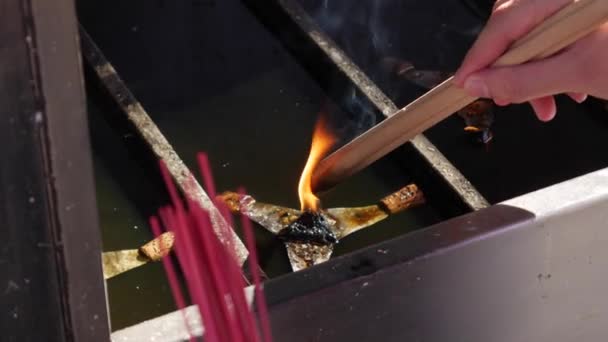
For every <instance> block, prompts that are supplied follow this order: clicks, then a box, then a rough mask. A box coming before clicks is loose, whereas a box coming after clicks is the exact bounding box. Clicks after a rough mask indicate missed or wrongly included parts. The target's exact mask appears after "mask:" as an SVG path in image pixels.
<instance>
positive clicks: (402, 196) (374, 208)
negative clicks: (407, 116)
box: [218, 184, 424, 271]
mask: <svg viewBox="0 0 608 342" xmlns="http://www.w3.org/2000/svg"><path fill="white" fill-rule="evenodd" d="M218 199H220V200H221V201H223V202H224V203H226V205H227V206H228V208H229V209H230V210H231V211H232V212H235V213H236V212H239V213H241V214H243V215H245V216H247V217H249V218H250V219H251V220H253V221H255V222H257V223H258V224H260V225H261V226H262V227H264V228H266V229H267V230H268V231H270V232H271V233H273V234H275V235H277V236H278V237H279V238H280V239H281V240H283V242H284V243H285V247H286V248H287V254H288V256H289V261H290V262H291V267H292V269H293V270H294V271H298V270H301V269H303V268H306V267H310V266H312V265H316V264H319V263H322V262H324V261H327V260H328V259H329V258H330V256H331V253H332V252H333V246H334V245H335V244H336V243H337V242H338V241H339V240H340V239H342V238H344V237H346V236H348V235H350V234H352V233H354V232H356V231H359V230H361V229H363V228H366V227H369V226H371V225H373V224H375V223H377V222H379V221H382V220H383V219H385V218H387V217H388V216H389V215H392V214H396V213H398V212H401V211H404V210H406V209H408V208H410V207H413V206H416V205H419V204H422V203H424V196H423V194H422V191H420V190H419V189H418V187H417V186H416V185H415V184H410V185H407V186H405V187H403V188H402V189H400V190H399V191H397V192H395V193H392V194H390V195H388V196H386V197H384V198H383V199H381V200H380V201H379V202H378V203H377V204H374V205H369V206H364V207H353V208H331V209H320V208H319V209H318V211H316V212H315V211H310V210H304V211H301V210H297V209H292V208H286V207H281V206H278V205H274V204H268V203H262V202H257V201H256V200H255V199H254V198H253V197H251V196H249V195H242V194H237V193H235V192H224V193H223V194H221V195H220V196H218Z"/></svg>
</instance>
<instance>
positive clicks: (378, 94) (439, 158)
mask: <svg viewBox="0 0 608 342" xmlns="http://www.w3.org/2000/svg"><path fill="white" fill-rule="evenodd" d="M276 2H278V4H279V5H280V7H281V8H282V10H283V11H285V13H287V14H288V15H289V17H290V18H291V20H293V22H294V23H296V24H297V26H298V27H299V28H300V29H301V30H302V32H303V33H305V34H306V35H307V36H308V37H309V39H310V40H311V41H313V42H314V44H315V45H316V46H317V47H318V48H319V49H320V50H322V51H323V53H324V54H325V55H326V56H327V57H328V58H329V59H330V60H331V61H332V62H333V63H334V64H335V66H336V67H337V68H338V69H339V70H340V71H341V72H342V73H343V74H344V75H345V76H346V77H347V78H348V79H349V80H350V82H352V84H353V85H354V86H355V87H356V88H357V89H358V90H359V91H360V92H361V93H363V94H364V95H365V96H366V97H367V98H368V99H369V100H370V102H371V103H372V104H373V105H374V106H375V107H376V108H377V109H378V110H379V111H380V112H381V113H382V114H383V115H384V116H386V117H388V116H391V115H392V114H393V113H395V112H396V111H397V110H398V109H399V108H398V107H397V106H396V105H395V104H394V103H393V102H392V101H391V100H390V99H389V98H388V97H387V96H386V95H385V94H384V93H383V92H382V91H381V90H380V88H379V87H378V86H377V85H376V84H375V83H374V82H373V81H372V80H371V79H370V78H369V77H368V76H367V75H366V74H365V73H364V72H363V71H362V70H361V69H360V68H359V67H358V66H357V65H356V64H355V63H354V62H353V61H352V60H351V59H350V58H349V57H348V56H347V55H346V54H345V53H344V51H343V50H342V49H340V48H339V47H338V46H337V45H336V44H335V43H334V42H333V41H332V39H331V38H329V37H328V36H327V35H326V34H325V33H323V31H322V30H321V28H320V27H319V26H318V25H317V24H316V23H315V22H314V20H313V19H312V18H311V17H310V16H309V15H308V13H306V11H305V10H304V9H303V8H302V7H301V6H300V5H299V4H298V3H297V1H294V0H276ZM252 6H254V5H253V4H252ZM411 145H412V146H413V148H414V150H415V151H416V153H418V154H419V155H420V156H421V158H422V159H423V161H424V162H425V163H426V164H427V165H428V166H429V167H430V168H431V169H432V170H433V171H434V172H435V173H436V174H437V175H439V176H440V178H441V179H442V180H443V181H444V182H445V183H446V184H447V185H448V186H449V187H450V188H451V189H452V190H453V192H454V193H455V194H456V196H457V198H458V199H459V200H460V201H462V202H463V203H464V205H465V206H466V207H468V208H469V210H479V209H481V208H485V207H487V206H489V203H488V201H487V200H486V199H485V198H484V197H483V196H482V195H481V194H480V193H479V192H478V191H477V189H475V187H474V186H473V185H472V184H471V182H469V181H468V180H467V179H466V178H465V177H464V176H463V175H462V173H460V171H459V170H458V169H457V168H456V167H454V165H452V164H451V163H450V161H449V160H448V159H447V158H446V157H445V156H444V155H443V154H442V153H441V152H440V151H439V149H438V148H437V147H436V146H435V145H433V143H431V142H430V141H429V140H428V139H427V138H426V137H425V136H424V134H420V135H418V136H417V137H415V138H414V139H412V140H411ZM424 190H425V191H427V189H426V188H425V189H424Z"/></svg>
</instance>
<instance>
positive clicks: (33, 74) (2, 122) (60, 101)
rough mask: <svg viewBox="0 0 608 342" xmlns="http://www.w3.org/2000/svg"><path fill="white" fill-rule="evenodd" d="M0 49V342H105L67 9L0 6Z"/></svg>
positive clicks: (68, 5) (39, 1)
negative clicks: (0, 336)
mask: <svg viewBox="0 0 608 342" xmlns="http://www.w3.org/2000/svg"><path fill="white" fill-rule="evenodd" d="M0 41H1V42H2V45H1V46H0V56H2V58H1V59H2V63H1V65H2V66H1V67H0V148H1V149H2V152H3V153H2V158H3V162H2V163H0V203H1V205H0V227H2V231H3V239H2V240H1V241H0V278H1V279H0V283H1V284H2V287H3V289H2V292H0V306H1V307H2V308H3V309H4V310H3V313H2V315H1V316H0V331H2V340H6V341H107V340H108V339H109V330H110V329H109V321H108V311H107V302H106V297H105V282H104V281H103V276H102V269H101V260H100V259H101V237H100V232H99V226H98V220H97V209H96V204H95V189H94V184H93V171H92V162H91V159H90V148H89V137H88V127H87V117H86V106H85V95H84V89H83V75H82V70H81V68H80V65H81V64H80V54H79V47H78V31H77V24H76V15H75V9H74V3H73V1H72V0H57V1H46V0H25V1H23V0H22V1H19V0H9V1H2V2H1V3H0Z"/></svg>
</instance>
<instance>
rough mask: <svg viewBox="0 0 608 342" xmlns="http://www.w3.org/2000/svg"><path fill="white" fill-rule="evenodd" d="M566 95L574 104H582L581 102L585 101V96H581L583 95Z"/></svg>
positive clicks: (571, 93)
mask: <svg viewBox="0 0 608 342" xmlns="http://www.w3.org/2000/svg"><path fill="white" fill-rule="evenodd" d="M566 95H568V97H570V98H571V99H572V100H574V101H575V102H576V103H583V102H585V100H587V94H583V93H573V92H569V93H567V94H566Z"/></svg>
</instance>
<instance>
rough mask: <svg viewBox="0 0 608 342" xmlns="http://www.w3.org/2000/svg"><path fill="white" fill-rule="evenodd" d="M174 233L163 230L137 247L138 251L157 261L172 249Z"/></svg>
mask: <svg viewBox="0 0 608 342" xmlns="http://www.w3.org/2000/svg"><path fill="white" fill-rule="evenodd" d="M174 242H175V234H174V233H173V232H165V233H163V234H161V235H159V236H158V237H157V238H155V239H154V240H152V241H149V242H148V243H146V244H145V245H143V246H141V247H140V248H139V252H140V253H141V254H143V255H144V256H146V257H147V258H148V259H150V260H151V261H159V260H161V259H162V258H164V257H165V256H167V254H169V252H171V249H173V243H174Z"/></svg>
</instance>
